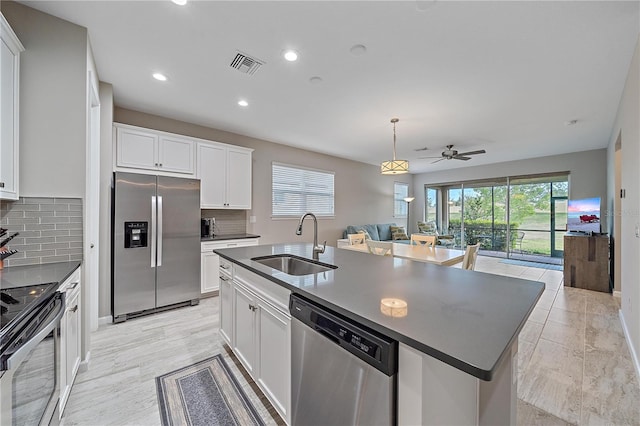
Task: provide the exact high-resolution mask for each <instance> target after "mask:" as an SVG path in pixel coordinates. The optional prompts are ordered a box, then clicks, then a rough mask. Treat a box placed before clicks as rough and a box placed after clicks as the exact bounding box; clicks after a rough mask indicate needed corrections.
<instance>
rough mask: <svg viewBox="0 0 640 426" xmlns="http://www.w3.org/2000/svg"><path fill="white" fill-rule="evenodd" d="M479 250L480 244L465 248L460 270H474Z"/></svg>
mask: <svg viewBox="0 0 640 426" xmlns="http://www.w3.org/2000/svg"><path fill="white" fill-rule="evenodd" d="M479 249H480V243H478V244H473V245H468V246H467V249H466V250H465V252H464V259H462V269H468V270H470V271H473V270H474V269H476V259H477V258H478V250H479Z"/></svg>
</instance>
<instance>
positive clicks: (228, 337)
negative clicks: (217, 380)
mask: <svg viewBox="0 0 640 426" xmlns="http://www.w3.org/2000/svg"><path fill="white" fill-rule="evenodd" d="M227 263H228V261H225V260H222V262H221V266H224V265H225V264H227ZM229 266H230V265H229ZM219 279H220V335H221V336H222V338H223V339H224V340H225V341H226V342H227V344H228V345H229V346H230V347H232V348H233V339H232V338H233V281H232V279H233V278H232V275H231V268H229V270H226V269H223V268H222V267H221V268H220V276H219Z"/></svg>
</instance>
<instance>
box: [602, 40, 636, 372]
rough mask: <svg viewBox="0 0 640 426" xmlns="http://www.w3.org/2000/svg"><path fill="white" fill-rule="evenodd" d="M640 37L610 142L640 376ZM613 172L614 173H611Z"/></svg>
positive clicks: (625, 313)
mask: <svg viewBox="0 0 640 426" xmlns="http://www.w3.org/2000/svg"><path fill="white" fill-rule="evenodd" d="M638 117H640V37H639V38H638V44H636V49H635V52H634V55H633V59H632V61H631V67H630V68H629V73H628V75H627V81H626V84H625V87H624V91H623V93H622V98H621V100H620V105H619V107H618V114H617V116H616V121H615V124H614V126H613V128H612V132H611V139H610V140H609V149H608V164H609V168H610V172H609V173H608V188H609V194H608V200H609V201H608V203H607V204H608V205H609V206H612V205H615V204H614V201H613V199H614V197H616V195H617V194H616V191H615V174H616V173H615V167H616V153H615V149H616V142H617V141H618V138H620V142H621V150H620V152H621V153H620V157H621V158H622V161H621V165H620V164H619V165H618V167H621V168H622V170H621V172H622V173H621V177H622V179H621V186H622V188H623V189H624V190H625V192H626V196H625V198H623V199H622V200H621V207H620V210H619V211H616V212H615V216H614V220H618V219H619V220H620V235H617V236H616V244H617V245H618V246H619V247H620V292H621V299H622V300H621V303H622V317H623V318H624V324H625V325H626V328H627V331H628V333H627V335H628V337H629V339H630V340H631V352H632V354H634V359H635V365H636V372H637V373H638V375H639V376H640V362H639V359H638V358H639V357H640V279H639V277H640V262H638V259H640V239H639V238H638V237H636V230H637V229H638V227H640V169H639V168H638V162H639V161H640V123H639V121H640V120H638ZM611 169H613V170H611Z"/></svg>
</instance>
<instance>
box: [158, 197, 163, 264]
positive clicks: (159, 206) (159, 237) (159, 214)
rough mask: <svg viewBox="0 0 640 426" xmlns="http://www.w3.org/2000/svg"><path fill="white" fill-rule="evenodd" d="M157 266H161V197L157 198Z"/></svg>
mask: <svg viewBox="0 0 640 426" xmlns="http://www.w3.org/2000/svg"><path fill="white" fill-rule="evenodd" d="M158 266H162V196H158Z"/></svg>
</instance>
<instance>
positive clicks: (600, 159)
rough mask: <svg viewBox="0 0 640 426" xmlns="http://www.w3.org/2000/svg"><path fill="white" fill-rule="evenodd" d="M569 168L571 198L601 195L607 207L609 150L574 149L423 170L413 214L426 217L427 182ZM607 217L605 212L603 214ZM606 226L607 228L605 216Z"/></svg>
mask: <svg viewBox="0 0 640 426" xmlns="http://www.w3.org/2000/svg"><path fill="white" fill-rule="evenodd" d="M553 172H569V173H570V177H569V188H570V193H569V198H573V199H579V198H589V197H600V198H601V200H602V203H601V213H604V212H605V211H606V209H607V207H606V203H605V200H606V199H607V198H606V197H607V150H606V149H597V150H593V151H582V152H574V153H572V154H563V155H554V156H549V157H539V158H531V159H527V160H518V161H508V162H504V163H497V164H488V165H483V166H475V167H464V168H459V169H451V170H444V171H439V172H433V173H422V174H417V175H415V176H414V193H415V196H416V199H415V201H414V202H413V203H412V204H414V206H413V210H412V212H411V214H412V215H413V217H415V218H421V217H424V203H425V200H424V186H425V185H428V184H438V183H447V182H461V181H466V180H474V179H490V178H496V177H505V176H520V175H529V174H538V173H553ZM601 217H604V215H601ZM602 229H603V231H604V232H606V230H607V224H606V222H605V221H604V220H603V224H602Z"/></svg>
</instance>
